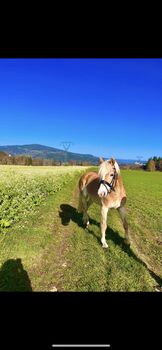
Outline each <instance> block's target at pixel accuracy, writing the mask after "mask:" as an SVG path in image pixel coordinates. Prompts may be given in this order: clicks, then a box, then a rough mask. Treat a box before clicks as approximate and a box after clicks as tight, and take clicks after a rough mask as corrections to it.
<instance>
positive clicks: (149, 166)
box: [146, 159, 156, 171]
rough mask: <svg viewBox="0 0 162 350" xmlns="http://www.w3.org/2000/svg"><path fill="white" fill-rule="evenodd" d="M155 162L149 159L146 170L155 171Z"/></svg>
mask: <svg viewBox="0 0 162 350" xmlns="http://www.w3.org/2000/svg"><path fill="white" fill-rule="evenodd" d="M155 169H156V168H155V161H154V160H153V159H149V160H148V162H147V164H146V170H147V171H155Z"/></svg>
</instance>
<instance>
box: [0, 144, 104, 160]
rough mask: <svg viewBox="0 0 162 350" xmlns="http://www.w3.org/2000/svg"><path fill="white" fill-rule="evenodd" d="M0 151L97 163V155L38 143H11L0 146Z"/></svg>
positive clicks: (15, 154) (34, 156) (33, 156)
mask: <svg viewBox="0 0 162 350" xmlns="http://www.w3.org/2000/svg"><path fill="white" fill-rule="evenodd" d="M0 151H3V152H6V153H8V154H11V155H12V156H18V155H26V156H31V157H32V158H44V159H51V160H56V161H62V162H64V161H66V162H67V161H70V160H74V161H77V162H81V161H86V162H91V163H93V164H98V159H99V158H98V157H94V156H93V155H91V154H80V153H73V152H66V151H64V150H61V149H58V148H54V147H49V146H43V145H38V144H31V145H21V146H20V145H12V146H0Z"/></svg>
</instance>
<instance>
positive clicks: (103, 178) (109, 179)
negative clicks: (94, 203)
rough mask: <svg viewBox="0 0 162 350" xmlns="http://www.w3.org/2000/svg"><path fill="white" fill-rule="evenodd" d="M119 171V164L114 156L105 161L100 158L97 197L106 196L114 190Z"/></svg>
mask: <svg viewBox="0 0 162 350" xmlns="http://www.w3.org/2000/svg"><path fill="white" fill-rule="evenodd" d="M119 173H120V169H119V165H118V163H117V162H116V160H115V159H114V158H111V159H108V160H105V161H104V160H103V159H102V158H100V167H99V172H98V174H99V177H100V182H99V187H98V195H99V197H106V196H107V195H108V193H110V192H111V191H112V190H115V185H116V180H117V177H118V174H119Z"/></svg>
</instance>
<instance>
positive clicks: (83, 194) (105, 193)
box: [78, 158, 130, 248]
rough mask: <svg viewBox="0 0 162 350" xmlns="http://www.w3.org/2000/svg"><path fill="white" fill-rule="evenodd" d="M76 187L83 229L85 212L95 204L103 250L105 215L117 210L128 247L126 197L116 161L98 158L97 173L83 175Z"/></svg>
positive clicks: (85, 223)
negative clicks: (99, 220) (99, 218)
mask: <svg viewBox="0 0 162 350" xmlns="http://www.w3.org/2000/svg"><path fill="white" fill-rule="evenodd" d="M78 185H79V203H78V212H80V213H82V214H83V224H84V225H85V227H86V228H88V225H89V216H88V214H87V210H88V208H89V207H90V205H91V204H92V203H97V204H98V205H100V207H101V223H100V226H101V234H102V238H101V243H102V247H103V248H108V244H107V243H106V239H105V232H106V229H107V214H108V210H109V209H111V208H115V209H117V210H118V212H119V214H120V217H121V220H122V223H123V227H124V231H125V243H126V244H128V245H129V244H130V240H129V234H128V223H127V220H126V209H125V203H126V199H127V197H126V191H125V188H124V185H123V181H122V177H121V174H120V168H119V165H118V163H117V161H116V160H115V159H114V158H111V159H108V160H104V159H103V158H100V166H99V171H98V173H97V172H94V171H91V172H87V173H85V174H83V175H82V176H81V177H80V179H79V184H78Z"/></svg>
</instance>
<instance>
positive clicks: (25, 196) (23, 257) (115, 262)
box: [0, 166, 162, 291]
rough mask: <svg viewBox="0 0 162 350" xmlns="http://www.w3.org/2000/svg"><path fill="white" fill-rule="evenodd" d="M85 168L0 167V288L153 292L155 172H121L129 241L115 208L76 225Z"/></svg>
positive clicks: (161, 218)
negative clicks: (104, 220)
mask: <svg viewBox="0 0 162 350" xmlns="http://www.w3.org/2000/svg"><path fill="white" fill-rule="evenodd" d="M94 170H97V168H94ZM84 171H87V167H78V166H77V167H75V166H71V167H63V166H61V167H33V166H32V167H30V166H29V167H27V166H0V264H1V266H0V291H15V290H20V291H56V290H57V291H155V290H156V289H157V286H161V279H162V206H161V204H162V203H161V201H162V173H161V172H145V171H142V170H141V171H140V170H122V171H121V173H122V178H123V181H124V184H125V188H126V192H127V204H126V207H127V218H128V223H129V232H130V240H131V246H130V247H128V246H126V245H125V243H124V231H123V226H122V224H121V221H120V218H119V216H118V212H117V211H116V210H114V209H112V210H110V212H109V213H108V228H107V231H106V239H107V242H108V244H109V248H108V249H103V248H102V247H101V243H100V238H101V234H100V208H99V207H98V206H97V205H95V204H93V205H92V206H91V207H90V209H89V215H90V226H89V228H88V229H84V227H83V225H82V215H81V214H79V213H78V212H77V210H76V208H77V202H78V180H79V177H80V175H81V174H82V173H83V172H84Z"/></svg>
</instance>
